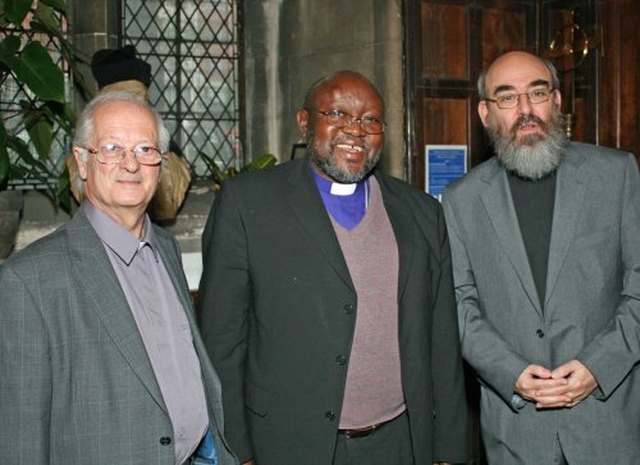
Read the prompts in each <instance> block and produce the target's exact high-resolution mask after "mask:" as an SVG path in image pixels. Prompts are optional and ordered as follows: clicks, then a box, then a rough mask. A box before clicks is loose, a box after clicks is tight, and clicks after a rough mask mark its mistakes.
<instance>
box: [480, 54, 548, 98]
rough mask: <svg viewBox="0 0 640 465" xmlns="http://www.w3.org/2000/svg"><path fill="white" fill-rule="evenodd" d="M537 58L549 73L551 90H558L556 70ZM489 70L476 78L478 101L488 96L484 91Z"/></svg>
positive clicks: (485, 90)
mask: <svg viewBox="0 0 640 465" xmlns="http://www.w3.org/2000/svg"><path fill="white" fill-rule="evenodd" d="M536 58H538V59H539V60H540V61H541V62H542V63H543V64H544V65H545V66H546V67H547V69H548V70H549V73H550V74H551V87H552V88H553V89H559V88H560V78H559V77H558V70H557V69H556V67H555V66H554V65H553V63H552V62H551V61H550V60H547V59H546V58H542V57H536ZM488 71H489V70H488V69H486V70H483V71H482V72H481V73H480V76H478V96H479V97H480V100H484V99H486V98H487V97H488V96H489V95H488V92H487V89H486V87H485V86H486V84H487V72H488Z"/></svg>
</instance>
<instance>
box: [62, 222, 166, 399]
mask: <svg viewBox="0 0 640 465" xmlns="http://www.w3.org/2000/svg"><path fill="white" fill-rule="evenodd" d="M69 226H70V227H69V229H68V231H69V250H70V260H71V264H72V273H73V274H74V275H75V278H76V279H75V282H76V283H78V286H79V287H80V288H81V289H82V291H83V294H84V295H85V298H86V300H87V301H88V302H89V305H90V311H92V312H93V313H94V314H95V316H96V317H97V318H98V319H99V320H100V322H101V324H102V326H103V327H104V329H105V332H106V333H107V335H108V337H109V338H110V339H111V340H112V341H113V343H114V344H115V346H116V347H117V348H118V349H119V350H120V352H121V353H122V356H123V357H124V359H125V360H126V362H127V363H128V364H129V366H130V367H131V369H132V370H133V371H134V372H135V373H136V375H137V376H138V378H139V379H140V381H141V382H142V384H143V385H144V386H145V387H146V388H147V390H148V391H149V393H150V394H151V396H152V397H153V398H154V399H155V401H156V402H157V404H158V405H159V406H160V407H161V408H162V409H163V410H165V411H166V406H165V404H164V400H163V398H162V394H161V392H160V388H159V386H158V383H157V381H156V377H155V375H154V372H153V368H152V366H151V362H150V360H149V357H148V356H147V351H146V348H145V346H144V343H143V342H142V337H141V336H140V332H139V331H138V327H137V325H136V322H135V320H134V318H133V315H132V314H131V310H130V308H129V305H128V303H127V300H126V298H125V296H124V293H123V292H122V290H121V288H120V283H119V282H118V278H117V276H116V274H115V272H114V271H113V268H112V267H111V264H110V261H109V257H108V256H107V254H106V252H105V250H104V246H103V245H102V242H101V241H100V239H99V238H98V236H97V235H96V233H95V231H94V229H93V227H92V226H91V224H90V223H89V221H88V220H87V219H86V217H85V216H84V214H82V213H78V214H76V215H75V216H74V218H73V219H72V220H71V223H70V225H69ZM80 310H82V309H80Z"/></svg>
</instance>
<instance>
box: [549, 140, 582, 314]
mask: <svg viewBox="0 0 640 465" xmlns="http://www.w3.org/2000/svg"><path fill="white" fill-rule="evenodd" d="M583 163H584V156H583V155H581V154H580V153H578V151H577V150H575V149H574V148H573V146H572V145H569V147H568V148H567V150H566V152H565V156H564V159H563V161H562V163H561V165H560V168H559V169H558V180H557V184H556V201H555V206H554V210H553V227H552V229H551V231H552V232H551V243H550V245H549V264H548V267H547V283H546V289H547V291H546V302H545V304H546V303H548V302H549V299H550V297H551V296H552V294H553V289H554V287H555V285H556V283H557V280H558V276H559V274H560V268H561V267H562V263H563V262H564V260H565V258H566V256H567V253H568V251H569V246H570V245H571V239H572V237H573V236H574V234H575V228H576V224H577V223H578V216H579V215H580V210H581V208H582V203H583V200H584V195H585V189H586V187H587V182H586V181H585V179H584V178H585V176H584V174H583V172H582V171H583V170H582V169H581V167H582V165H583ZM546 307H547V306H546V305H545V308H546Z"/></svg>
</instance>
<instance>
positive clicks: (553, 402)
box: [515, 360, 598, 409]
mask: <svg viewBox="0 0 640 465" xmlns="http://www.w3.org/2000/svg"><path fill="white" fill-rule="evenodd" d="M597 387H598V382H597V381H596V379H595V377H594V376H593V374H592V373H591V372H590V371H589V369H588V368H587V367H586V366H584V365H583V364H582V363H581V362H579V361H578V360H571V361H570V362H567V363H565V364H563V365H560V366H559V367H557V368H555V369H554V370H549V369H548V368H545V367H543V366H541V365H535V364H531V365H529V366H528V367H527V368H525V369H524V371H523V372H522V374H521V375H520V376H519V377H518V379H517V381H516V386H515V392H516V393H518V394H519V395H520V396H521V397H522V398H523V399H526V400H529V401H531V402H535V403H536V408H538V409H548V408H562V407H564V408H571V407H574V406H575V405H577V404H579V403H580V402H582V401H583V400H584V399H586V398H587V397H588V396H589V395H590V394H591V393H592V392H593V391H594V390H595V389H596V388H597Z"/></svg>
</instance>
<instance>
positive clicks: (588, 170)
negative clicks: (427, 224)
mask: <svg viewBox="0 0 640 465" xmlns="http://www.w3.org/2000/svg"><path fill="white" fill-rule="evenodd" d="M558 86H559V82H558V77H557V73H556V71H555V69H554V67H553V66H552V65H551V64H550V63H548V62H547V61H545V60H541V59H539V58H538V57H535V56H533V55H530V54H528V53H524V52H510V53H507V54H505V55H503V56H501V57H499V58H498V59H497V60H496V61H495V62H494V63H493V64H492V65H491V66H490V68H489V69H488V70H487V72H486V73H484V74H483V75H482V76H481V77H480V79H479V82H478V91H479V93H480V99H481V101H480V103H479V106H478V110H479V113H480V117H481V120H482V122H483V124H484V126H485V127H486V129H487V131H488V133H489V135H490V137H491V139H492V141H493V144H494V147H495V151H496V157H495V158H492V159H490V160H489V161H487V162H485V163H484V164H482V165H480V166H479V167H477V168H475V169H473V170H472V171H471V172H470V173H469V174H467V175H466V176H465V177H464V178H463V179H462V180H459V181H458V182H456V183H454V184H452V185H451V186H450V187H449V188H448V189H447V190H446V192H445V195H444V198H443V203H444V208H445V214H446V217H447V226H448V228H449V234H450V238H451V248H452V256H453V269H454V282H455V286H456V295H457V300H458V314H459V324H460V335H461V342H462V350H463V356H464V357H465V358H466V359H467V360H468V361H469V363H470V364H471V365H472V366H473V368H474V369H475V370H476V372H477V374H478V378H479V380H480V384H481V424H482V432H483V438H484V443H485V448H486V451H487V456H488V459H489V462H490V463H492V464H510V465H511V464H532V465H533V464H535V465H552V464H566V463H568V464H571V465H573V464H577V465H591V464H592V465H600V464H603V463H615V464H617V465H622V464H624V465H637V464H638V463H639V462H638V461H639V460H640V363H639V362H640V240H639V238H638V233H639V232H640V182H639V179H638V168H637V164H636V161H635V159H634V157H633V156H632V155H631V154H629V153H623V152H621V151H617V150H613V149H607V148H602V147H596V146H593V145H587V144H580V143H572V142H568V141H567V140H566V138H565V136H564V131H563V128H564V125H563V121H562V117H561V113H560V103H561V96H560V93H559V91H558Z"/></svg>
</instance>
